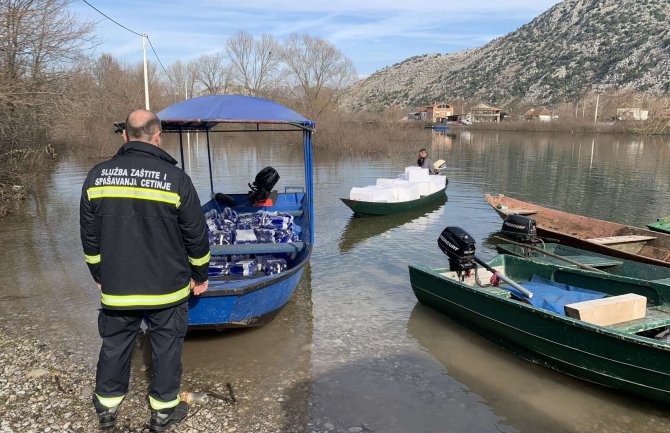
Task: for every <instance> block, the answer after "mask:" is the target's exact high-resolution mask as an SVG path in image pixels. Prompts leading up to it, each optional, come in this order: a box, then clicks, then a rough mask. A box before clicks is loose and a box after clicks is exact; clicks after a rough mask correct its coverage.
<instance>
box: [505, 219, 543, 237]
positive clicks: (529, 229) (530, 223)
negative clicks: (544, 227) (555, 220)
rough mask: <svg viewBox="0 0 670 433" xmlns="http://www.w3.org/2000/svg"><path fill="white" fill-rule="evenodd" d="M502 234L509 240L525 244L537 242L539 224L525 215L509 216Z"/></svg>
mask: <svg viewBox="0 0 670 433" xmlns="http://www.w3.org/2000/svg"><path fill="white" fill-rule="evenodd" d="M501 231H502V233H503V234H504V235H505V236H507V237H508V238H510V239H512V240H514V241H517V242H525V243H535V242H537V223H536V222H535V220H534V219H533V218H529V217H527V216H523V215H509V216H507V217H506V218H505V220H504V221H503V224H502V230H501Z"/></svg>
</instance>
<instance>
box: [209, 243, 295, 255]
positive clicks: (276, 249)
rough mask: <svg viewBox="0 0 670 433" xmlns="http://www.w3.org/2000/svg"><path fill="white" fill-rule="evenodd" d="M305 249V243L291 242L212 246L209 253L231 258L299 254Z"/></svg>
mask: <svg viewBox="0 0 670 433" xmlns="http://www.w3.org/2000/svg"><path fill="white" fill-rule="evenodd" d="M304 248H305V243H304V242H291V243H277V244H239V245H212V246H211V247H210V248H209V251H210V254H211V255H212V256H230V255H237V254H282V253H298V252H300V251H302V250H303V249H304Z"/></svg>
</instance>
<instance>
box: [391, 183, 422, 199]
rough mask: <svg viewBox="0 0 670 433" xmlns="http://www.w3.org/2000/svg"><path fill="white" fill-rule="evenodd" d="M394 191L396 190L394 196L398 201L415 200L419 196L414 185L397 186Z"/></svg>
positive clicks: (417, 189)
mask: <svg viewBox="0 0 670 433" xmlns="http://www.w3.org/2000/svg"><path fill="white" fill-rule="evenodd" d="M396 189H397V190H398V191H397V194H396V197H397V199H398V201H409V200H416V199H418V198H419V195H420V194H419V188H418V187H417V185H415V184H414V183H408V184H406V185H399V186H397V187H396Z"/></svg>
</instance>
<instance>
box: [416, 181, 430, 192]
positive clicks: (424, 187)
mask: <svg viewBox="0 0 670 433" xmlns="http://www.w3.org/2000/svg"><path fill="white" fill-rule="evenodd" d="M413 183H414V185H416V187H417V189H418V191H419V195H430V193H431V185H432V184H431V182H430V180H424V181H417V182H413Z"/></svg>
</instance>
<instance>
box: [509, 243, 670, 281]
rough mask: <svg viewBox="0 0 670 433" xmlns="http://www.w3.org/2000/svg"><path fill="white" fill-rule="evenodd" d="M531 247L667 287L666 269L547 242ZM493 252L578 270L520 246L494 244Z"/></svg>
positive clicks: (609, 271)
mask: <svg viewBox="0 0 670 433" xmlns="http://www.w3.org/2000/svg"><path fill="white" fill-rule="evenodd" d="M535 247H536V248H537V249H540V250H542V251H546V252H548V253H550V254H554V255H557V256H561V257H564V258H566V259H568V260H571V261H574V262H577V263H579V264H581V265H587V266H591V267H594V268H597V269H600V270H602V271H605V272H607V273H608V274H612V275H619V276H621V277H629V278H634V279H639V280H646V281H653V282H655V283H659V284H667V285H670V268H667V267H665V266H658V265H652V264H650V263H642V262H638V261H635V260H626V259H620V258H618V257H611V256H607V255H605V254H598V253H594V252H592V251H586V250H582V249H580V248H575V247H569V246H567V245H563V244H557V243H554V242H547V243H544V244H543V245H542V246H540V245H537V244H536V245H535ZM496 249H497V250H498V252H499V253H501V254H511V255H513V256H518V257H522V258H524V259H528V260H532V261H534V262H539V263H546V264H552V265H556V266H562V267H569V268H574V267H578V266H577V265H576V264H571V263H569V262H567V261H565V260H561V259H558V258H554V257H550V256H549V255H546V254H542V252H540V251H537V250H536V249H531V248H528V247H522V246H520V245H513V244H505V243H503V244H498V245H496Z"/></svg>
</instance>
